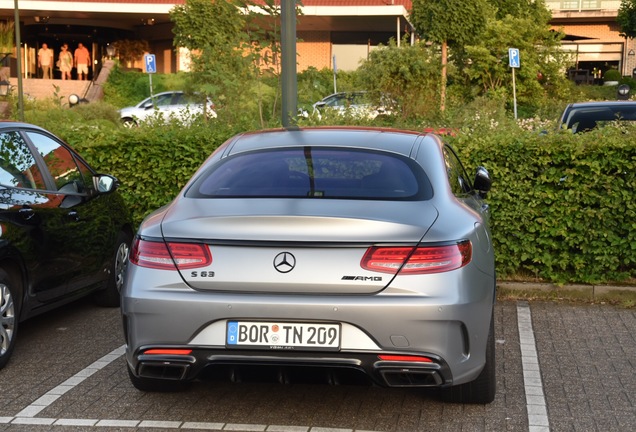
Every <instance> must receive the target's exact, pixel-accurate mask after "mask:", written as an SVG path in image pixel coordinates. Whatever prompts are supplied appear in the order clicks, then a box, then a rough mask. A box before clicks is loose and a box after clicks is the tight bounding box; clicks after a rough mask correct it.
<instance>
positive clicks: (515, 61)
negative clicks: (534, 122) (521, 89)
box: [508, 48, 521, 120]
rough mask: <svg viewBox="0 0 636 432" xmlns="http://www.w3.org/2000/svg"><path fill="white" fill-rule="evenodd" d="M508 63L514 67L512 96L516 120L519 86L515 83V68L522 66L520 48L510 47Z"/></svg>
mask: <svg viewBox="0 0 636 432" xmlns="http://www.w3.org/2000/svg"><path fill="white" fill-rule="evenodd" d="M508 65H509V66H510V68H511V69H512V97H513V102H514V107H515V120H517V88H516V83H515V69H517V68H519V67H520V66H521V59H520V58H519V49H518V48H508Z"/></svg>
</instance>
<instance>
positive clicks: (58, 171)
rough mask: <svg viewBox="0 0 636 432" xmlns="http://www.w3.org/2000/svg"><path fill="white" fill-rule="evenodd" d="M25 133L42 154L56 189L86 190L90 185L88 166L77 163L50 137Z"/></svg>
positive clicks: (68, 152)
mask: <svg viewBox="0 0 636 432" xmlns="http://www.w3.org/2000/svg"><path fill="white" fill-rule="evenodd" d="M27 135H28V136H29V139H30V140H31V142H32V143H33V144H34V145H35V147H36V148H37V150H38V152H39V153H40V154H41V155H42V158H43V159H44V162H45V163H46V166H47V167H48V169H49V171H50V173H51V175H52V176H53V180H55V185H56V186H57V190H59V191H63V192H66V193H68V192H71V193H73V192H77V193H87V192H88V190H89V189H90V188H91V187H92V182H91V179H90V177H91V175H92V173H91V172H90V170H89V169H88V167H86V166H85V165H84V164H81V163H79V161H77V160H76V159H75V158H74V157H73V154H72V153H71V152H70V151H69V150H68V149H67V148H66V147H64V146H62V145H61V144H60V143H58V142H57V141H55V140H53V139H52V138H50V137H48V136H46V135H43V134H40V133H37V132H28V133H27Z"/></svg>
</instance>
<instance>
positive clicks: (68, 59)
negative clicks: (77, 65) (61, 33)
mask: <svg viewBox="0 0 636 432" xmlns="http://www.w3.org/2000/svg"><path fill="white" fill-rule="evenodd" d="M58 65H59V68H60V72H62V79H63V80H66V79H71V70H72V69H73V55H72V54H71V52H70V51H69V50H68V45H67V44H64V45H62V51H61V52H60V57H59V60H58Z"/></svg>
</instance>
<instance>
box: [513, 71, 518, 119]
mask: <svg viewBox="0 0 636 432" xmlns="http://www.w3.org/2000/svg"><path fill="white" fill-rule="evenodd" d="M512 97H513V101H514V106H515V120H517V86H516V84H515V68H512Z"/></svg>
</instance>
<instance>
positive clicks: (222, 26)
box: [170, 0, 255, 115]
mask: <svg viewBox="0 0 636 432" xmlns="http://www.w3.org/2000/svg"><path fill="white" fill-rule="evenodd" d="M170 19H171V20H172V21H173V22H174V28H173V33H174V36H175V37H174V45H175V46H176V47H184V48H187V49H189V50H190V60H191V75H190V79H191V86H192V87H193V90H196V91H197V92H200V93H202V94H204V95H206V96H209V97H211V98H212V99H213V100H214V101H215V103H216V104H217V105H218V106H224V105H225V106H232V105H233V106H239V105H240V104H241V100H242V98H243V97H244V96H245V95H246V94H247V93H248V92H249V91H250V90H251V89H250V86H249V85H246V83H249V82H251V81H252V79H253V77H254V73H255V71H254V67H253V65H252V64H251V62H250V59H249V58H248V57H247V56H246V55H244V53H245V50H247V49H248V43H249V41H248V40H247V37H246V32H245V28H246V21H245V16H244V15H243V14H242V13H241V11H240V9H239V8H238V7H237V6H236V4H235V3H233V2H231V1H227V0H216V1H213V2H211V1H209V0H186V2H185V4H183V5H177V6H175V7H174V8H173V9H172V10H171V11H170ZM220 111H221V112H219V115H222V111H225V112H240V110H229V109H228V110H220Z"/></svg>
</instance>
